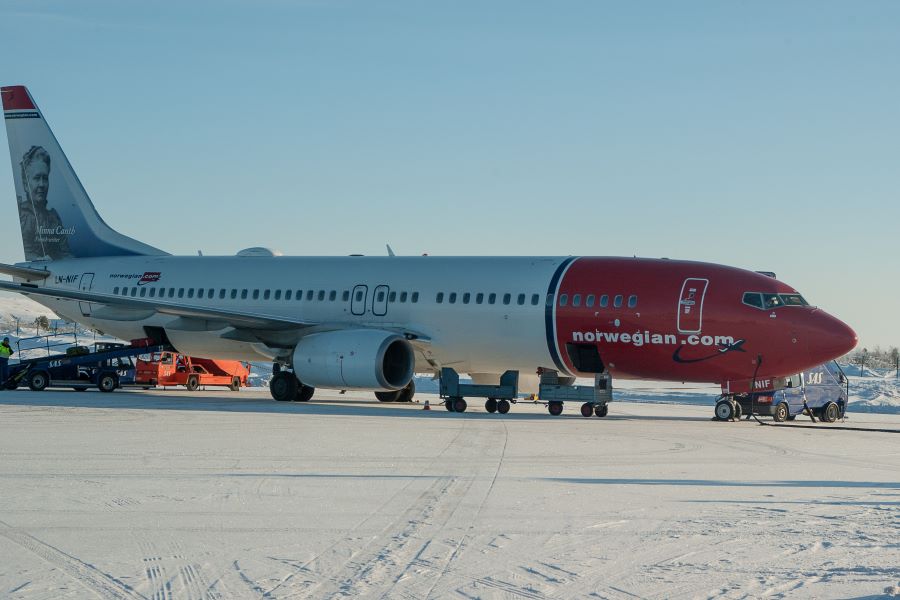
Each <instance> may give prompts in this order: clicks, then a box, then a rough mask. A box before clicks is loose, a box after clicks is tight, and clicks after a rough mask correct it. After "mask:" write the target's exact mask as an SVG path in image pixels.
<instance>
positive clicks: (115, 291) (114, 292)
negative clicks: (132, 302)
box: [113, 286, 119, 294]
mask: <svg viewBox="0 0 900 600" xmlns="http://www.w3.org/2000/svg"><path fill="white" fill-rule="evenodd" d="M118 293H119V286H116V287H114V288H113V294H118Z"/></svg>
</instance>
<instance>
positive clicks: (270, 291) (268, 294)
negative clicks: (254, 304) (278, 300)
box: [263, 290, 272, 300]
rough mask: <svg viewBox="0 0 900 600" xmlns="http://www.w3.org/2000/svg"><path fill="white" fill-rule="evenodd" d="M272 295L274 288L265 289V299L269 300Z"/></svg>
mask: <svg viewBox="0 0 900 600" xmlns="http://www.w3.org/2000/svg"><path fill="white" fill-rule="evenodd" d="M271 295H272V290H265V291H264V292H263V300H268V299H269V296H271Z"/></svg>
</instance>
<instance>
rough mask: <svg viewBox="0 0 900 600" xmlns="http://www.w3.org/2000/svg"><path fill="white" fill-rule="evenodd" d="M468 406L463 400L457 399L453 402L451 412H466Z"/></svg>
mask: <svg viewBox="0 0 900 600" xmlns="http://www.w3.org/2000/svg"><path fill="white" fill-rule="evenodd" d="M468 406H469V405H468V404H466V401H465V399H464V398H457V399H456V400H454V401H453V412H459V413H461V412H466V408H467V407H468Z"/></svg>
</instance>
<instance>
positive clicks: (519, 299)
mask: <svg viewBox="0 0 900 600" xmlns="http://www.w3.org/2000/svg"><path fill="white" fill-rule="evenodd" d="M516 304H518V305H519V306H524V305H525V294H519V295H518V297H517V298H516Z"/></svg>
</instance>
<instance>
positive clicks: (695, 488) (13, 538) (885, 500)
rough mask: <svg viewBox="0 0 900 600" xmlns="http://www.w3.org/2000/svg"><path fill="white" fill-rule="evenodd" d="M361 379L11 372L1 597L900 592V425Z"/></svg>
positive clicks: (2, 425)
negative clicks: (525, 397)
mask: <svg viewBox="0 0 900 600" xmlns="http://www.w3.org/2000/svg"><path fill="white" fill-rule="evenodd" d="M426 397H429V396H426V395H420V396H418V398H419V399H420V400H422V401H424V399H425V398H426ZM369 398H370V396H368V395H364V394H347V395H344V396H338V395H337V394H334V393H329V392H325V393H320V395H319V397H317V399H316V400H315V401H313V402H311V403H309V404H293V403H291V404H282V403H276V402H274V401H272V400H271V399H270V398H269V396H268V394H267V392H264V391H242V392H241V393H239V394H238V393H231V392H227V391H206V392H197V393H193V394H191V393H188V392H185V391H158V390H151V391H117V392H115V393H113V394H101V393H99V392H93V391H89V392H84V393H76V392H73V391H68V390H59V391H49V390H48V391H45V392H40V393H35V392H30V391H27V390H25V391H14V392H0V597H2V598H28V599H35V598H48V599H49V598H94V597H99V598H153V599H159V600H163V599H170V598H171V599H174V598H331V597H348V598H356V597H367V598H369V597H371V598H428V597H430V598H447V597H450V598H455V597H458V598H585V597H591V598H707V597H709V598H714V597H716V598H718V597H725V598H758V597H791V598H795V597H796V598H806V597H815V598H870V597H871V598H876V597H884V596H885V594H889V593H892V592H900V589H898V588H896V587H895V586H898V585H900V434H890V433H878V432H871V431H848V430H835V431H828V427H829V426H828V425H821V426H817V427H814V428H811V429H802V428H782V427H762V426H760V425H758V424H756V423H755V422H744V421H742V422H740V423H718V422H712V421H710V416H711V413H712V399H711V400H710V405H709V406H704V407H699V406H676V405H664V404H630V403H615V404H613V405H612V406H611V410H610V416H608V417H606V418H605V419H599V418H596V417H593V418H590V419H586V418H583V417H581V416H580V414H578V407H577V406H567V407H566V412H565V413H564V415H563V416H562V417H551V416H550V415H548V414H547V412H546V410H545V409H543V407H540V406H535V405H522V404H518V405H516V406H514V407H513V409H512V411H511V412H510V413H509V414H508V415H506V416H500V415H490V414H487V413H486V412H484V410H483V408H481V406H480V405H478V404H477V403H476V402H475V401H472V402H470V409H469V411H468V412H466V413H464V414H454V413H448V412H446V411H445V410H444V409H443V408H442V407H440V406H435V407H434V408H433V410H431V411H424V410H422V407H421V405H419V404H413V405H405V406H404V405H386V404H379V403H377V402H375V401H374V400H370V399H369ZM430 399H431V400H432V402H434V400H435V399H434V397H433V396H431V397H430ZM765 420H766V421H768V422H771V420H769V419H765ZM798 422H799V420H798ZM851 424H852V426H854V427H861V428H867V427H868V428H888V429H895V430H900V415H878V414H851V415H850V420H849V421H848V422H847V423H846V425H851Z"/></svg>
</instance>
